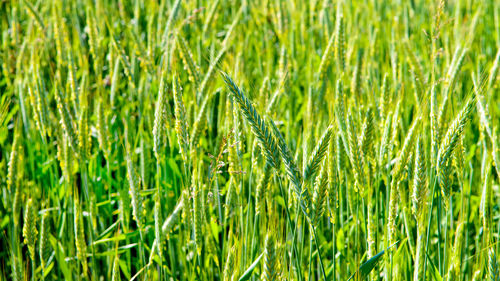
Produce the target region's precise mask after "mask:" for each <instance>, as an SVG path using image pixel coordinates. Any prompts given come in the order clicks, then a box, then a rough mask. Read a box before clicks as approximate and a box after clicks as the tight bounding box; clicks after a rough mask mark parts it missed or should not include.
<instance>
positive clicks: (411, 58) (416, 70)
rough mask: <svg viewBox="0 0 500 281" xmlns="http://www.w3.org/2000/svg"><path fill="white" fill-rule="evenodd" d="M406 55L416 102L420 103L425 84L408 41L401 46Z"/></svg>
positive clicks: (418, 63)
mask: <svg viewBox="0 0 500 281" xmlns="http://www.w3.org/2000/svg"><path fill="white" fill-rule="evenodd" d="M403 45H404V47H405V50H406V53H407V55H408V56H407V57H408V62H409V64H410V67H411V70H412V72H413V75H414V79H415V80H414V81H415V86H416V90H417V92H416V94H417V102H419V101H420V97H422V95H423V92H424V91H425V83H426V81H425V80H424V75H423V71H422V66H421V65H420V62H419V61H418V58H417V56H416V55H415V53H414V52H413V50H412V49H411V45H410V42H409V41H408V40H406V41H405V44H403Z"/></svg>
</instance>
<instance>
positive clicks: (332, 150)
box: [326, 136, 339, 224]
mask: <svg viewBox="0 0 500 281" xmlns="http://www.w3.org/2000/svg"><path fill="white" fill-rule="evenodd" d="M338 139H339V138H338V136H337V137H335V142H334V140H330V145H329V147H328V156H327V158H326V161H327V169H328V199H329V203H330V210H331V213H330V220H331V222H332V223H333V224H335V223H336V218H337V217H336V215H335V211H334V210H336V209H337V208H338V206H339V190H338V185H339V175H338V172H337V166H336V164H337V161H336V160H337V159H336V156H337V153H338V149H339V148H338V147H337V148H336V146H337V145H338V142H337V141H338Z"/></svg>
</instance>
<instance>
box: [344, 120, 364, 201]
mask: <svg viewBox="0 0 500 281" xmlns="http://www.w3.org/2000/svg"><path fill="white" fill-rule="evenodd" d="M349 115H350V114H348V116H347V138H348V143H349V151H350V152H351V153H350V154H349V160H350V162H351V167H352V168H353V169H354V177H355V181H356V187H355V191H356V192H357V191H360V192H361V194H364V191H365V189H364V188H365V184H366V181H365V174H364V168H363V162H362V160H361V151H360V150H359V146H358V137H357V135H356V128H354V122H353V121H352V119H351V118H350V116H349Z"/></svg>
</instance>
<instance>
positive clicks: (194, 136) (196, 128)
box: [189, 94, 213, 149]
mask: <svg viewBox="0 0 500 281" xmlns="http://www.w3.org/2000/svg"><path fill="white" fill-rule="evenodd" d="M212 96H213V94H210V95H205V97H204V98H203V101H202V103H201V106H200V109H199V112H198V114H197V115H196V119H195V121H194V123H193V129H192V130H191V139H190V140H189V145H190V147H191V149H193V148H195V147H196V145H198V141H199V139H200V134H201V132H202V130H203V127H204V126H205V123H206V119H205V114H206V112H207V104H208V101H209V100H210V98H211V97H212Z"/></svg>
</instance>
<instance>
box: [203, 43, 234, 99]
mask: <svg viewBox="0 0 500 281" xmlns="http://www.w3.org/2000/svg"><path fill="white" fill-rule="evenodd" d="M226 50H227V49H226V48H225V47H224V46H223V47H222V49H221V50H220V51H219V53H218V54H217V57H215V59H214V60H213V61H212V62H211V63H210V65H209V66H208V70H207V72H206V73H205V77H204V78H203V81H201V84H200V88H199V90H198V92H199V95H200V96H202V97H205V99H207V97H210V96H211V95H208V96H207V95H205V92H206V89H207V85H208V82H209V81H210V80H211V79H212V76H213V74H214V71H215V68H216V67H217V64H218V63H219V62H220V61H221V60H222V58H223V57H224V55H225V54H226Z"/></svg>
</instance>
